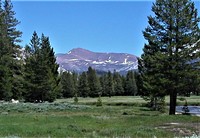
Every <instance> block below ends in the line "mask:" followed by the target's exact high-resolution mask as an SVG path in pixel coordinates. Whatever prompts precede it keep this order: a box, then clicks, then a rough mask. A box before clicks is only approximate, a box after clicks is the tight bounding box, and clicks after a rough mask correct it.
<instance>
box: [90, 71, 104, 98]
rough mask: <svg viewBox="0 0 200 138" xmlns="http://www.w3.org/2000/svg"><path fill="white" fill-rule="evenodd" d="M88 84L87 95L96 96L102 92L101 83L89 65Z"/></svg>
mask: <svg viewBox="0 0 200 138" xmlns="http://www.w3.org/2000/svg"><path fill="white" fill-rule="evenodd" d="M87 78H88V84H89V88H90V92H89V96H90V97H98V96H99V95H101V93H102V88H101V84H100V81H99V78H98V76H97V75H96V71H95V70H94V69H92V68H91V67H89V68H88V71H87Z"/></svg>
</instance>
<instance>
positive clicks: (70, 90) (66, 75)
mask: <svg viewBox="0 0 200 138" xmlns="http://www.w3.org/2000/svg"><path fill="white" fill-rule="evenodd" d="M61 86H62V91H61V93H62V96H63V97H64V98H71V97H73V96H74V95H75V86H74V80H73V76H72V74H71V72H63V73H62V76H61Z"/></svg>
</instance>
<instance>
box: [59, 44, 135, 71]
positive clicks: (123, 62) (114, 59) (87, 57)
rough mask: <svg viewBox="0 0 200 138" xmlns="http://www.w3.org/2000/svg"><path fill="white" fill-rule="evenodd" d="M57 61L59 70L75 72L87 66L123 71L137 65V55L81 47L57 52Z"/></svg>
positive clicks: (99, 69) (132, 68) (85, 69)
mask: <svg viewBox="0 0 200 138" xmlns="http://www.w3.org/2000/svg"><path fill="white" fill-rule="evenodd" d="M56 56H57V63H58V64H59V65H60V69H61V70H69V71H75V72H83V71H87V69H88V67H89V66H91V67H92V68H94V69H96V70H98V71H106V72H107V71H109V70H110V71H111V72H113V71H114V70H116V71H117V72H120V73H123V72H127V71H129V70H135V69H137V67H138V62H137V57H136V56H134V55H131V54H125V53H98V52H92V51H89V50H86V49H82V48H76V49H72V50H71V51H69V52H68V53H66V54H57V55H56Z"/></svg>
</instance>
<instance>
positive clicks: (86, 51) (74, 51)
mask: <svg viewBox="0 0 200 138" xmlns="http://www.w3.org/2000/svg"><path fill="white" fill-rule="evenodd" d="M76 53H91V51H89V50H86V49H83V48H74V49H72V50H70V51H69V52H68V54H76Z"/></svg>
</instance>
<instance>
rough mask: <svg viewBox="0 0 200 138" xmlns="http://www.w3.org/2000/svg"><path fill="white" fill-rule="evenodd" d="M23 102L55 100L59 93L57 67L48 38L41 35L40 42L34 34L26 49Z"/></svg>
mask: <svg viewBox="0 0 200 138" xmlns="http://www.w3.org/2000/svg"><path fill="white" fill-rule="evenodd" d="M26 53H27V57H26V60H25V62H26V63H25V72H24V80H25V92H26V93H25V100H26V101H29V102H35V101H49V102H52V101H54V100H55V99H56V97H57V95H58V92H60V85H59V84H60V83H59V81H60V78H59V76H58V71H57V70H58V65H57V63H56V58H55V55H54V52H53V48H51V45H50V42H49V38H48V37H45V36H44V35H42V37H41V41H40V38H39V37H38V35H37V33H36V32H34V33H33V36H32V39H31V43H30V46H27V47H26Z"/></svg>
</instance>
